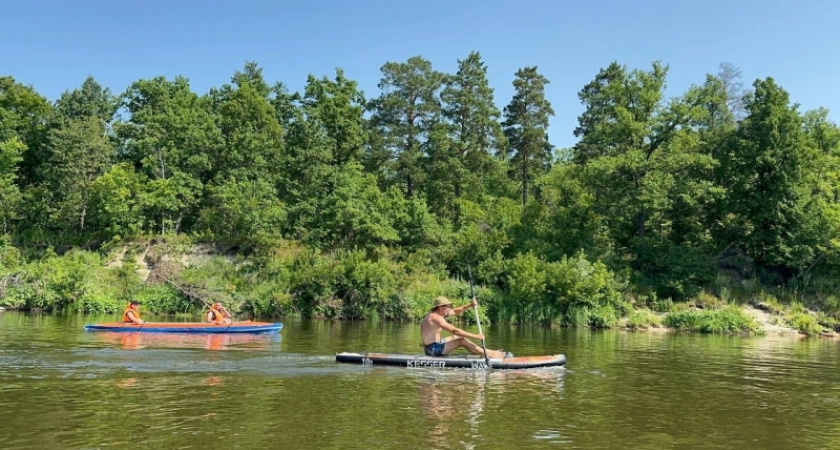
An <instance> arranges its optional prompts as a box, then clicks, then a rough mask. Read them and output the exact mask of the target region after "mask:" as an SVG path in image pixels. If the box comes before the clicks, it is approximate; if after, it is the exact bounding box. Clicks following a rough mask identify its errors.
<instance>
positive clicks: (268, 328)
mask: <svg viewBox="0 0 840 450" xmlns="http://www.w3.org/2000/svg"><path fill="white" fill-rule="evenodd" d="M281 328H283V324H282V323H279V322H278V323H271V322H254V321H250V320H246V321H243V322H233V323H229V324H220V325H219V324H214V323H203V322H182V323H179V322H146V323H144V324H142V325H135V324H126V323H118V322H114V323H98V324H90V325H85V330H90V331H118V332H127V333H131V332H143V333H276V332H278V331H280V329H281Z"/></svg>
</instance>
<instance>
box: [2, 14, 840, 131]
mask: <svg viewBox="0 0 840 450" xmlns="http://www.w3.org/2000/svg"><path fill="white" fill-rule="evenodd" d="M838 24H840V2H836V1H833V0H810V1H805V0H803V1H796V2H795V1H781V0H728V1H724V0H706V1H702V2H701V1H681V0H632V1H631V0H626V1H621V0H601V1H592V2H571V1H563V0H555V1H551V0H539V1H537V0H529V1H525V0H520V1H518V2H514V1H500V0H482V1H479V0H471V1H469V0H463V1H457V0H448V1H443V0H426V1H415V2H407V1H380V0H370V1H364V0H356V1H352V0H345V1H339V0H332V1H315V0H310V1H280V0H278V1H265V0H261V1H257V0H240V1H218V0H203V1H196V0H169V1H158V0H146V1H129V0H124V1H114V0H107V1H106V0H101V1H93V0H76V1H64V2H59V1H44V0H27V1H19V2H5V3H4V5H3V14H2V17H0V42H1V43H2V44H0V75H11V76H13V77H14V78H15V79H16V80H17V81H19V82H21V83H24V84H29V85H33V86H34V87H35V89H36V90H37V91H38V92H40V93H41V94H42V95H44V96H46V97H47V98H48V99H50V100H55V99H56V98H58V96H59V95H61V93H62V92H64V91H66V90H70V89H73V88H75V87H77V86H79V85H80V84H81V83H82V82H83V81H84V79H85V77H87V76H88V75H92V76H93V77H94V78H96V80H97V81H99V82H100V83H101V84H103V85H105V86H107V87H109V88H110V89H111V90H112V91H114V92H116V93H120V92H122V91H123V90H125V89H126V88H127V87H128V86H129V84H131V83H132V82H133V81H136V80H138V79H142V78H151V77H154V76H160V75H163V76H166V77H167V78H172V77H174V76H176V75H183V76H185V77H187V78H189V80H190V83H191V86H192V88H193V90H194V91H195V92H198V93H200V94H203V93H206V92H207V91H208V90H209V89H210V88H211V87H213V86H220V85H222V84H224V83H227V82H229V81H230V77H231V75H232V74H233V72H234V71H236V70H238V69H240V68H241V67H242V65H243V63H244V62H245V61H249V60H252V61H256V62H257V63H258V64H259V65H260V66H261V67H262V68H263V75H264V76H265V78H266V80H267V81H268V82H269V83H270V84H273V83H274V82H276V81H282V82H283V83H285V84H286V85H287V86H289V87H290V89H292V90H300V89H302V87H303V84H304V82H305V80H306V76H307V75H308V74H310V73H311V74H314V75H316V76H323V75H333V74H334V71H335V68H337V67H341V68H343V69H344V70H345V73H346V75H347V76H348V77H350V78H351V79H354V80H356V81H358V83H359V86H360V88H361V89H362V90H364V91H365V94H366V96H367V97H368V98H370V97H373V96H376V95H378V89H377V87H376V85H377V83H378V81H379V77H380V72H379V69H380V67H381V66H382V65H383V64H384V63H385V62H387V61H399V62H402V61H405V60H406V59H408V58H409V57H411V56H414V55H421V56H423V57H425V58H426V59H429V60H430V61H431V62H432V64H433V65H434V67H435V68H436V69H437V70H441V71H445V72H454V71H455V70H456V68H457V60H458V59H463V58H464V57H466V56H467V55H468V54H469V52H470V51H473V50H476V51H479V52H480V53H481V55H482V57H483V59H484V61H485V62H486V63H487V66H488V75H489V79H490V82H491V84H492V86H493V87H494V88H495V90H496V103H497V104H498V105H499V108H500V109H501V108H502V107H503V106H504V105H506V104H507V103H508V102H509V101H510V98H511V96H512V94H513V89H512V87H511V82H512V81H513V74H514V73H515V72H516V70H517V69H518V68H520V67H524V66H532V65H536V66H538V67H539V70H540V72H541V73H542V74H543V75H545V76H546V77H547V78H548V79H549V80H550V82H551V84H549V85H548V86H547V89H546V93H547V97H548V99H549V101H550V102H551V103H552V105H553V107H554V110H555V112H556V116H555V117H554V118H553V119H552V121H551V128H550V130H549V132H550V136H551V140H552V143H554V144H555V145H557V146H560V147H565V146H570V145H572V144H574V142H575V138H574V136H573V135H572V131H573V130H574V127H575V126H576V124H577V116H578V115H579V114H580V113H581V112H582V106H581V104H580V102H579V101H578V98H577V92H578V91H579V90H580V89H581V88H582V87H583V86H584V85H585V84H586V83H587V82H589V81H590V80H592V78H593V77H594V76H595V74H596V73H597V72H598V70H599V69H600V68H602V67H606V66H607V65H608V64H609V63H610V62H611V61H618V62H619V63H621V64H625V65H627V66H628V67H631V68H645V69H646V68H648V67H649V66H650V63H651V61H654V60H661V61H662V62H664V63H666V64H668V65H670V71H669V77H668V91H667V93H668V95H669V96H676V95H680V94H682V93H683V92H685V90H686V89H687V88H688V87H689V86H690V85H691V84H700V83H702V82H703V79H704V77H705V74H707V73H716V72H717V71H718V65H719V63H721V62H724V61H728V62H731V63H733V64H735V65H736V66H738V67H739V68H740V69H741V70H742V72H743V75H744V80H743V81H744V82H745V84H746V85H749V84H751V83H752V81H753V80H755V79H756V78H763V77H767V76H772V77H774V78H775V79H776V81H777V82H778V83H779V84H780V85H781V86H782V87H784V88H785V89H786V90H788V92H790V94H791V99H792V100H793V101H794V102H797V103H800V104H801V108H802V110H808V109H814V108H817V107H820V106H822V107H826V108H828V109H830V110H831V114H830V117H831V118H832V120H834V121H835V122H836V121H838V111H840V58H838V56H840V27H838Z"/></svg>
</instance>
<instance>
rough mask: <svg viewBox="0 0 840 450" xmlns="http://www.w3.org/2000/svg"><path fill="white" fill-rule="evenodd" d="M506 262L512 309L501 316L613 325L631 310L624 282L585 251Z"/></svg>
mask: <svg viewBox="0 0 840 450" xmlns="http://www.w3.org/2000/svg"><path fill="white" fill-rule="evenodd" d="M506 265H507V267H506V272H507V273H508V276H507V280H506V292H505V294H506V295H505V296H506V300H507V302H505V306H506V307H507V308H509V310H505V311H500V312H499V314H500V316H501V317H503V318H507V319H508V320H515V321H517V322H520V323H526V322H540V323H559V324H562V325H569V326H593V327H611V326H613V325H615V324H616V323H617V321H618V317H619V316H621V315H623V314H624V313H625V312H627V311H628V309H629V304H628V303H627V302H626V301H625V299H624V296H623V294H622V291H623V290H624V289H625V287H626V286H625V285H624V283H623V282H621V281H620V280H619V279H617V277H616V276H615V275H614V274H613V273H612V272H611V271H610V270H609V269H608V268H607V267H606V266H605V265H604V264H602V263H591V262H589V261H588V260H587V259H586V257H585V256H584V255H583V254H582V253H579V254H577V255H576V256H575V257H573V258H563V259H562V260H561V261H559V262H555V263H546V262H545V261H543V260H541V259H538V258H537V257H536V256H534V255H533V254H524V255H517V256H516V257H514V258H513V259H511V260H510V261H509V262H508V263H507V264H506Z"/></svg>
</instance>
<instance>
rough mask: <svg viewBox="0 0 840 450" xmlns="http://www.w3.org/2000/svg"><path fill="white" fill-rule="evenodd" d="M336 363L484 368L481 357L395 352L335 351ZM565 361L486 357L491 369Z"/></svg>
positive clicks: (557, 358)
mask: <svg viewBox="0 0 840 450" xmlns="http://www.w3.org/2000/svg"><path fill="white" fill-rule="evenodd" d="M335 360H336V362H343V363H356V364H363V365H389V366H403V367H416V368H447V367H452V368H468V369H486V368H488V367H487V363H486V362H485V361H484V357H483V356H476V355H455V356H425V355H399V354H388V353H349V352H343V353H336V355H335ZM564 364H566V355H546V356H520V357H516V358H504V359H496V358H490V367H489V368H492V369H530V368H534V367H550V366H562V365H564Z"/></svg>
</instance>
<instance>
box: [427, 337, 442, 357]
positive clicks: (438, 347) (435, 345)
mask: <svg viewBox="0 0 840 450" xmlns="http://www.w3.org/2000/svg"><path fill="white" fill-rule="evenodd" d="M444 347H446V341H445V340H441V341H440V342H432V343H431V344H429V345H426V346H425V347H423V349H424V350H425V351H426V356H443V348H444Z"/></svg>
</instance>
